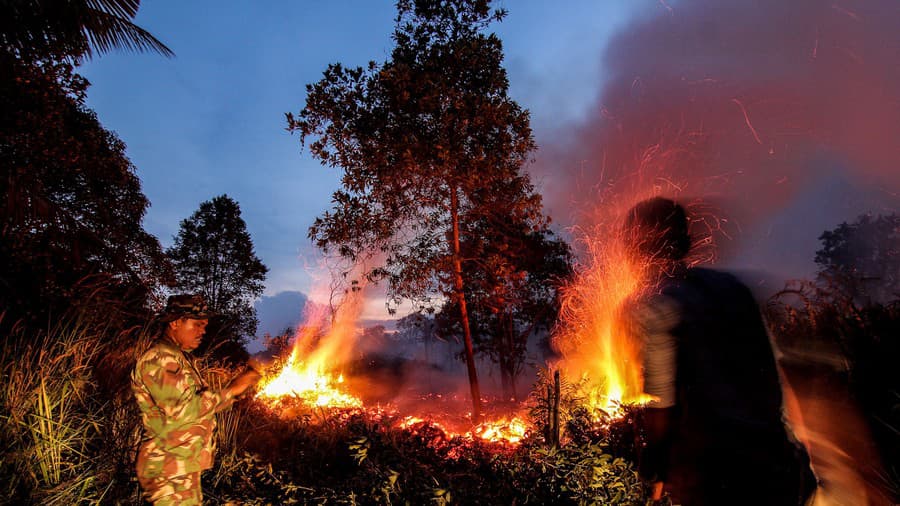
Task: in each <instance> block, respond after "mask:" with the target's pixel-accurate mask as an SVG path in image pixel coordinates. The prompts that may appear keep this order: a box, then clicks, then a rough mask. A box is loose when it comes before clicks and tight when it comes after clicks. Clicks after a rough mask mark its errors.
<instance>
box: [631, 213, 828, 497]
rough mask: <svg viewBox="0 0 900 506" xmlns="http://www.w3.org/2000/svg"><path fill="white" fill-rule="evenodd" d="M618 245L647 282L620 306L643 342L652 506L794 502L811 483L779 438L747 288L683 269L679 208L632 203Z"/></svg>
mask: <svg viewBox="0 0 900 506" xmlns="http://www.w3.org/2000/svg"><path fill="white" fill-rule="evenodd" d="M624 232H625V241H626V246H627V248H628V249H629V253H630V256H631V260H632V261H634V262H636V265H638V266H639V268H641V269H643V270H644V272H645V273H646V275H647V277H648V279H647V281H648V282H649V284H650V286H652V287H654V288H653V289H652V290H650V291H648V292H647V295H645V296H643V297H642V298H641V299H640V300H638V301H636V302H635V303H634V304H633V305H632V306H631V307H630V308H629V315H630V317H631V320H632V322H633V324H634V328H635V331H636V332H637V333H638V334H639V335H640V337H641V338H642V339H643V342H644V381H645V384H644V391H645V392H646V393H648V394H650V395H653V396H655V397H656V398H658V399H657V400H655V401H654V402H651V403H650V404H649V405H648V407H647V409H646V410H645V412H644V416H643V429H644V432H645V435H646V438H647V441H646V447H645V448H644V449H643V451H642V455H641V458H640V461H639V468H640V469H639V470H640V473H641V475H642V477H643V478H644V479H645V480H647V481H648V482H649V483H650V484H651V487H652V491H653V492H652V493H653V499H654V500H659V499H661V498H662V497H663V494H664V492H668V493H669V494H671V497H672V499H673V500H674V502H675V503H681V504H685V505H690V506H693V505H725V504H728V505H734V504H754V505H757V504H766V505H797V504H803V503H804V502H805V500H806V499H807V498H808V497H809V495H810V494H811V492H812V490H813V489H814V488H815V480H814V477H813V475H812V472H811V471H810V468H809V458H808V457H807V455H806V452H805V451H804V450H803V449H802V448H801V447H800V446H799V445H798V444H795V443H794V442H793V441H792V439H791V438H790V437H789V436H788V432H787V429H786V427H785V425H784V421H783V418H782V415H783V411H782V391H781V385H780V383H779V376H778V370H777V368H776V364H775V357H774V353H773V351H772V347H771V344H770V342H769V338H768V333H767V331H766V328H765V325H764V323H763V320H762V316H761V314H760V311H759V308H758V306H757V304H756V302H755V300H754V299H753V296H752V295H751V293H750V290H749V289H748V288H747V287H746V286H745V285H743V284H742V283H741V282H739V281H738V280H737V279H736V278H735V277H733V276H731V275H730V274H726V273H722V272H717V271H714V270H710V269H701V268H693V267H687V266H686V264H685V263H684V261H683V259H684V258H685V256H686V255H687V253H688V251H689V250H690V248H691V240H690V235H689V233H688V219H687V216H686V213H685V210H684V208H683V207H681V206H680V205H679V204H677V203H675V202H673V201H671V200H668V199H664V198H659V197H657V198H653V199H650V200H646V201H643V202H641V203H639V204H637V205H636V206H635V207H634V208H633V209H632V210H631V211H630V212H629V214H628V216H627V220H626V224H625V231H624Z"/></svg>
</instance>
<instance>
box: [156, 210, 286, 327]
mask: <svg viewBox="0 0 900 506" xmlns="http://www.w3.org/2000/svg"><path fill="white" fill-rule="evenodd" d="M166 253H167V254H168V255H169V258H171V259H172V263H173V264H174V266H175V274H176V280H177V287H178V289H179V290H181V291H184V292H189V293H198V294H201V295H203V296H204V297H205V298H206V303H207V304H209V307H210V309H212V310H213V311H215V312H216V313H219V314H220V315H221V317H222V318H223V320H224V324H225V325H224V326H225V327H226V329H224V330H225V331H226V336H230V338H231V340H234V341H236V342H238V343H241V344H243V342H244V341H245V339H246V337H247V336H253V335H255V334H256V326H257V324H258V321H257V319H256V309H255V308H254V307H253V301H254V299H256V298H257V297H259V296H260V295H262V291H263V288H264V286H263V281H265V279H266V273H268V271H269V269H268V268H267V267H266V266H265V265H263V263H262V261H260V259H259V258H258V257H257V256H256V253H255V252H254V251H253V240H252V239H251V238H250V233H249V232H247V224H246V223H245V222H244V219H243V218H241V209H240V206H239V205H238V203H237V202H236V201H235V200H234V199H232V198H231V197H229V196H228V195H219V196H218V197H215V198H213V199H212V200H207V201H205V202H202V203H201V204H200V208H199V209H198V210H197V211H195V212H194V213H193V214H192V215H191V216H190V217H189V218H187V219H185V220H182V221H181V228H180V229H179V231H178V235H176V236H175V243H174V244H173V245H172V247H171V248H169V249H168V250H167V251H166ZM228 328H230V329H231V330H232V332H227V330H228ZM209 333H210V334H213V332H211V331H210V332H209ZM226 340H227V339H226Z"/></svg>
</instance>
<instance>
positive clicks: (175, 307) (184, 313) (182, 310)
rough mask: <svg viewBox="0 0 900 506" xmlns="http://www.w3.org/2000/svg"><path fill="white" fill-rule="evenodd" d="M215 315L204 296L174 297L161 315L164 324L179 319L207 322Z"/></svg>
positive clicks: (167, 303) (187, 295)
mask: <svg viewBox="0 0 900 506" xmlns="http://www.w3.org/2000/svg"><path fill="white" fill-rule="evenodd" d="M213 315H214V313H213V312H212V311H210V310H209V307H208V306H207V305H206V300H204V299H203V296H202V295H189V294H184V295H172V296H171V297H169V300H168V301H167V302H166V308H165V309H163V310H162V312H161V313H159V315H158V318H159V320H160V321H162V322H170V321H174V320H177V319H179V318H190V319H193V320H205V319H207V318H209V317H211V316H213Z"/></svg>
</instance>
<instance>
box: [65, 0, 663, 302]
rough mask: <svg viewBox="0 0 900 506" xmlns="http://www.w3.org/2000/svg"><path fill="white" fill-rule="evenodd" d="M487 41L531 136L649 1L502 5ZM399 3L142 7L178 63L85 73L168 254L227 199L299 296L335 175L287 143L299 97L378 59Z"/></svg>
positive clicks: (578, 90)
mask: <svg viewBox="0 0 900 506" xmlns="http://www.w3.org/2000/svg"><path fill="white" fill-rule="evenodd" d="M499 5H501V6H504V7H506V8H507V9H508V11H509V15H508V17H507V18H506V20H505V21H504V22H503V23H500V24H495V25H494V29H495V31H496V32H497V33H498V34H499V35H500V37H501V38H502V40H503V42H504V46H505V52H506V67H507V69H508V71H509V76H510V83H511V84H510V92H511V95H512V96H513V98H515V99H516V100H517V101H518V102H519V103H520V104H521V105H523V106H524V107H526V108H528V109H530V110H531V112H532V124H533V128H534V129H535V132H536V134H537V136H538V141H539V142H540V138H541V136H542V135H551V134H552V132H553V130H554V129H555V128H557V127H558V126H560V125H562V124H564V123H567V122H570V121H573V120H577V119H578V118H579V116H580V115H581V114H583V113H584V110H585V107H586V105H587V104H589V103H590V102H591V101H592V100H593V99H594V98H595V95H596V93H597V91H598V89H599V82H600V81H602V79H603V76H602V71H601V67H600V54H601V52H602V50H603V48H604V46H605V44H606V42H607V40H608V38H609V36H610V34H611V33H613V32H614V31H615V30H616V29H617V28H618V27H621V26H622V25H623V24H624V22H625V21H626V20H627V19H628V18H629V16H631V15H633V13H634V10H635V9H637V8H640V9H645V8H652V9H655V8H657V7H658V4H657V5H654V2H649V1H647V2H632V1H625V0H621V1H613V2H597V1H596V0H580V1H568V2H558V3H557V2H545V1H537V0H535V1H531V0H519V1H506V2H501V3H500V4H499ZM395 13H396V12H395V8H394V4H393V2H391V1H384V0H378V1H376V0H371V1H369V0H367V1H362V0H336V1H332V2H312V1H293V2H290V1H284V2H210V1H197V2H174V1H155V2H144V3H143V4H142V6H141V10H140V13H139V15H138V18H137V23H138V24H139V25H141V26H142V27H144V28H146V29H147V30H149V31H150V32H151V33H153V34H154V35H155V36H156V37H157V38H159V39H160V40H162V41H163V42H164V43H166V44H167V45H168V46H169V47H170V48H171V49H172V50H173V51H174V52H175V54H176V57H175V58H172V59H165V58H163V57H161V56H158V55H155V54H130V53H113V54H109V55H104V56H102V57H100V58H98V59H96V60H94V61H91V62H88V63H87V64H85V65H84V66H83V67H82V69H81V72H82V73H83V74H84V75H85V76H86V77H87V78H88V79H89V80H90V81H91V83H92V87H91V89H90V91H89V94H88V103H89V105H90V107H92V108H93V109H95V110H96V111H97V113H98V115H99V117H100V119H101V121H102V122H103V124H104V125H105V126H106V127H107V128H109V129H111V130H114V131H115V132H117V133H118V135H119V136H120V137H121V138H122V140H124V141H125V143H126V144H127V145H128V155H129V156H130V157H131V160H132V161H133V162H134V164H135V165H136V166H137V169H138V175H139V176H140V178H141V181H142V184H143V189H144V193H145V194H146V195H147V197H148V198H149V199H150V201H151V204H152V205H151V208H150V210H149V211H148V213H147V217H146V219H145V226H146V228H147V229H148V230H149V231H150V232H151V233H154V234H156V235H157V236H158V237H159V238H160V240H161V241H162V243H163V245H164V246H168V245H170V244H171V241H172V237H173V235H174V234H175V233H176V232H177V230H178V224H179V222H180V220H182V219H184V218H186V217H187V216H189V215H190V214H191V213H192V212H193V211H194V210H195V209H196V208H197V207H198V205H199V204H200V202H202V201H204V200H207V199H210V198H212V197H214V196H216V195H220V194H223V193H227V194H228V195H230V196H231V197H233V198H235V199H236V200H237V201H238V202H239V203H240V205H241V209H242V211H243V216H244V219H245V220H246V222H247V226H248V228H249V230H250V233H251V235H252V237H253V240H254V243H255V245H256V251H257V254H258V255H259V257H260V258H261V259H262V261H263V262H264V263H265V264H266V265H267V266H268V267H269V268H270V274H269V277H268V280H267V282H266V291H265V293H266V295H269V296H272V295H275V294H277V293H279V292H282V291H287V290H299V291H303V292H307V290H308V288H309V283H310V278H309V276H308V274H307V271H308V266H314V263H315V258H316V254H315V251H314V249H313V247H312V246H311V244H310V242H309V240H308V239H307V238H306V232H307V228H308V227H309V225H310V224H311V223H312V220H313V219H314V218H315V216H316V215H318V214H320V213H321V212H323V211H324V210H325V209H327V208H328V205H329V199H330V195H331V193H332V191H334V190H335V189H336V188H337V185H338V174H337V172H336V171H332V170H328V169H326V168H324V167H322V166H320V165H319V164H318V163H317V162H316V161H315V160H314V159H313V158H312V157H311V156H310V155H309V154H308V153H307V152H301V150H300V146H299V143H298V140H297V138H296V137H292V136H291V135H289V134H288V133H287V132H286V131H285V124H286V123H285V119H284V113H285V112H288V111H293V112H296V111H299V110H300V109H301V108H302V106H303V104H304V100H305V85H306V84H307V83H312V82H315V81H317V80H318V79H319V78H320V77H321V73H322V71H323V70H324V69H325V67H326V66H327V65H328V63H332V62H341V63H343V64H345V65H363V64H365V63H366V62H368V61H369V60H375V61H378V62H381V61H384V60H385V59H386V58H387V56H388V55H389V52H390V49H391V47H392V41H391V39H390V35H391V32H392V30H393V20H394V16H395Z"/></svg>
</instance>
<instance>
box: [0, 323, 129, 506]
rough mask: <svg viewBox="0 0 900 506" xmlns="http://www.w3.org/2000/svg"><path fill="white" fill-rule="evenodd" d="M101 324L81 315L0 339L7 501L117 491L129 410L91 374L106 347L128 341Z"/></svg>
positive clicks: (67, 499)
mask: <svg viewBox="0 0 900 506" xmlns="http://www.w3.org/2000/svg"><path fill="white" fill-rule="evenodd" d="M108 321H109V320H108V319H107V321H100V320H98V319H96V318H90V317H87V316H85V314H84V313H81V314H76V315H75V316H72V317H69V318H63V319H61V320H60V322H59V323H57V324H55V325H52V326H48V328H47V329H34V328H33V327H32V328H29V327H25V326H13V328H12V330H11V331H9V332H8V333H7V335H4V336H0V338H2V343H0V384H2V387H0V448H2V451H3V457H2V461H0V487H2V488H0V494H2V496H3V497H4V498H6V500H8V501H9V502H10V503H15V504H29V503H31V504H47V505H57V504H59V505H70V504H85V503H91V504H96V503H100V502H106V501H107V499H108V498H107V495H108V494H109V492H110V490H112V489H113V488H114V487H116V486H117V485H118V486H119V487H120V488H122V485H123V483H121V482H119V483H117V482H116V474H117V472H118V471H119V468H120V467H121V463H122V461H123V460H125V461H127V460H132V461H133V449H134V447H135V446H136V443H137V440H136V438H135V437H134V431H133V428H134V427H135V426H136V424H137V422H138V419H137V413H136V410H135V409H129V406H128V405H127V402H130V403H132V404H133V401H131V400H130V399H128V401H127V402H126V400H125V399H123V398H117V397H115V396H111V395H110V393H109V390H108V389H106V388H101V382H100V381H98V377H102V375H99V376H98V374H97V373H98V369H99V367H98V365H99V364H101V363H102V362H103V360H104V359H105V358H106V357H107V355H109V351H110V350H111V349H114V347H115V346H120V345H122V343H123V342H132V343H133V342H134V339H133V337H132V338H131V339H130V340H128V341H126V340H124V339H122V336H118V338H117V333H118V332H119V331H118V330H117V329H114V328H112V327H111V326H110V324H109V323H108ZM130 347H131V348H133V347H134V346H133V345H131V346H130ZM126 355H133V352H132V353H127V354H126ZM126 360H127V359H126ZM132 363H133V362H132ZM123 368H124V369H127V368H128V366H127V365H124V366H123ZM118 381H119V383H120V384H121V378H120V379H119V380H118ZM126 386H127V385H126ZM123 427H125V429H124V430H123ZM129 453H130V454H131V457H130V456H129V455H127V454H129ZM116 454H119V457H118V458H115V455H116ZM129 467H131V466H129ZM119 474H121V473H119ZM131 474H133V473H131ZM128 479H130V477H129V478H128ZM126 487H127V485H126ZM131 488H134V487H133V486H132V487H131ZM120 495H121V493H120ZM2 501H3V499H0V502H2Z"/></svg>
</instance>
